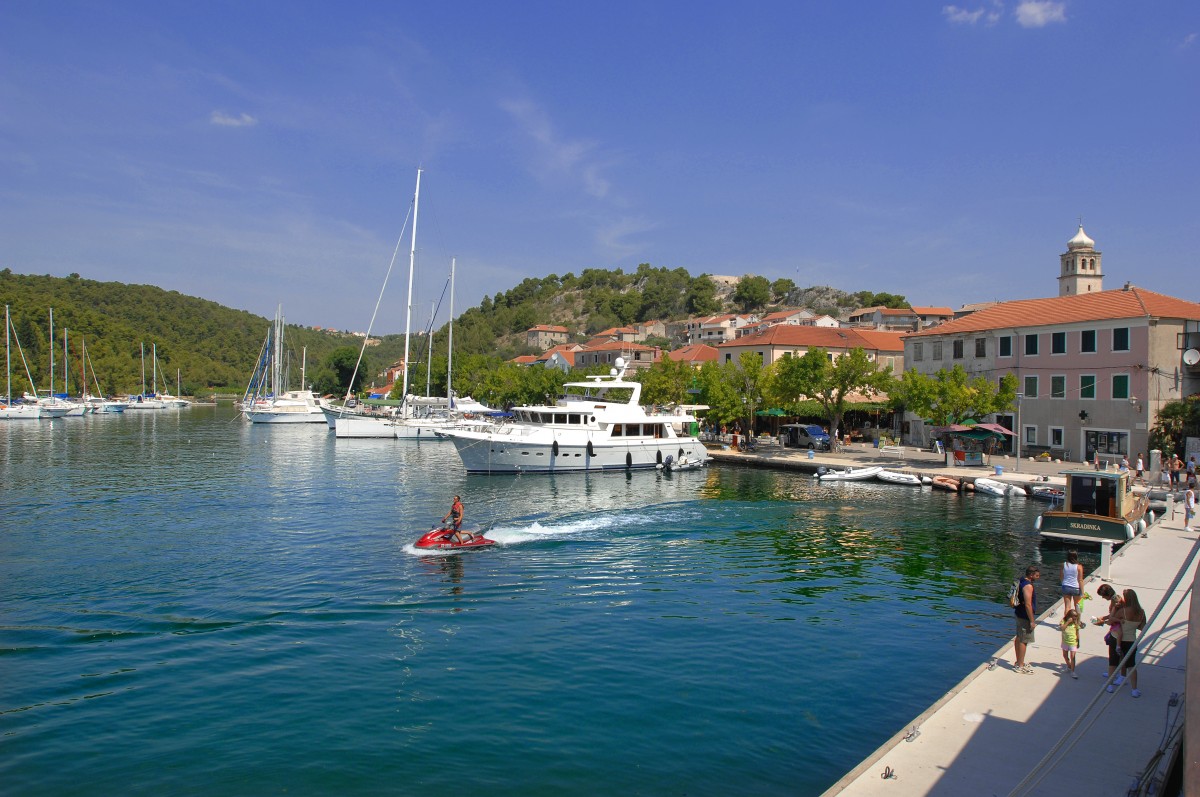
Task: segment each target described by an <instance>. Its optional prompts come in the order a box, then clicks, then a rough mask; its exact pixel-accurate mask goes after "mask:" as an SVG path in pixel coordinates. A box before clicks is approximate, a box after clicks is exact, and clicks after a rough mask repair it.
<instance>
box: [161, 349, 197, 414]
mask: <svg viewBox="0 0 1200 797" xmlns="http://www.w3.org/2000/svg"><path fill="white" fill-rule="evenodd" d="M154 354H155V356H154V371H155V373H156V374H157V373H158V352H157V351H155V353H154ZM162 380H163V382H162V385H163V389H162V392H161V393H159V394H158V400H159V401H161V402H162V403H163V404H164V405H166V406H167V407H174V408H183V407H190V406H192V402H190V401H188V400H187V399H185V398H180V397H179V382H180V374H179V369H178V368H176V369H175V395H174V396H172V395H171V394H170V393H168V392H167V375H166V374H163V375H162ZM154 389H155V390H158V385H157V384H155V386H154Z"/></svg>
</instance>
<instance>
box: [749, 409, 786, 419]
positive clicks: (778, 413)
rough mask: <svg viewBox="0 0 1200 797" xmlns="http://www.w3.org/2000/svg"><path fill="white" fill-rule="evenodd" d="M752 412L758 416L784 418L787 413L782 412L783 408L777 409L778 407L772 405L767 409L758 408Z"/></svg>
mask: <svg viewBox="0 0 1200 797" xmlns="http://www.w3.org/2000/svg"><path fill="white" fill-rule="evenodd" d="M754 414H755V415H757V416H758V417H760V418H786V417H787V413H786V412H784V411H783V410H781V409H779V408H778V407H772V408H771V409H769V410H759V411H758V412H756V413H754Z"/></svg>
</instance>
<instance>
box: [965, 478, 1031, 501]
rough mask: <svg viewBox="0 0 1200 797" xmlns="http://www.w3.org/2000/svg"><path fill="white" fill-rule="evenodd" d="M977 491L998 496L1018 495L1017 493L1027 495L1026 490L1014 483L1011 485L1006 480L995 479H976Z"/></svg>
mask: <svg viewBox="0 0 1200 797" xmlns="http://www.w3.org/2000/svg"><path fill="white" fill-rule="evenodd" d="M975 492H977V493H986V494H987V495H994V496H996V497H997V498H1003V497H1004V496H1007V495H1016V494H1017V493H1020V494H1021V495H1025V491H1024V490H1022V489H1020V488H1018V487H1015V486H1014V485H1011V484H1005V483H1004V482H998V481H996V480H995V479H976V480H975Z"/></svg>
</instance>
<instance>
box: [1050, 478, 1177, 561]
mask: <svg viewBox="0 0 1200 797" xmlns="http://www.w3.org/2000/svg"><path fill="white" fill-rule="evenodd" d="M1065 475H1066V477H1067V489H1066V500H1065V501H1064V502H1063V504H1062V506H1061V507H1056V508H1053V509H1047V510H1046V511H1045V512H1043V513H1042V514H1041V516H1040V517H1038V519H1037V522H1036V524H1035V527H1036V528H1037V530H1038V531H1039V532H1040V533H1041V535H1042V537H1043V538H1048V539H1059V540H1070V541H1072V542H1098V543H1099V542H1115V543H1117V544H1120V543H1123V542H1128V541H1129V540H1132V539H1133V538H1134V536H1135V535H1137V534H1141V533H1142V532H1144V531H1145V530H1146V526H1147V525H1148V524H1149V523H1152V522H1154V514H1153V513H1151V512H1150V500H1149V499H1148V498H1147V497H1146V496H1144V495H1138V494H1137V493H1134V492H1133V489H1132V485H1131V483H1130V473H1129V471H1115V472H1112V473H1109V472H1107V471H1096V470H1079V471H1067V472H1066V474H1065ZM1147 518H1148V519H1147Z"/></svg>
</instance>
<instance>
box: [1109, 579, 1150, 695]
mask: <svg viewBox="0 0 1200 797" xmlns="http://www.w3.org/2000/svg"><path fill="white" fill-rule="evenodd" d="M1122 597H1123V598H1124V602H1123V604H1122V606H1121V608H1120V609H1118V610H1117V619H1119V620H1120V621H1121V643H1120V647H1119V648H1118V649H1117V653H1118V655H1119V656H1120V657H1121V674H1120V675H1119V676H1118V677H1117V680H1116V681H1115V682H1114V683H1113V684H1111V685H1109V687H1108V691H1110V692H1111V691H1113V687H1114V686H1120V685H1121V684H1122V683H1124V681H1125V678H1127V677H1128V678H1129V685H1130V686H1131V687H1133V691H1131V692H1130V693H1129V694H1131V695H1133V696H1134V697H1141V696H1142V693H1141V692H1140V691H1138V677H1137V638H1138V632H1139V631H1142V630H1144V629H1145V628H1146V612H1145V611H1144V610H1143V609H1142V604H1141V603H1139V602H1138V596H1137V593H1136V592H1134V591H1133V590H1131V589H1127V590H1125V592H1124V593H1123V594H1122Z"/></svg>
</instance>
